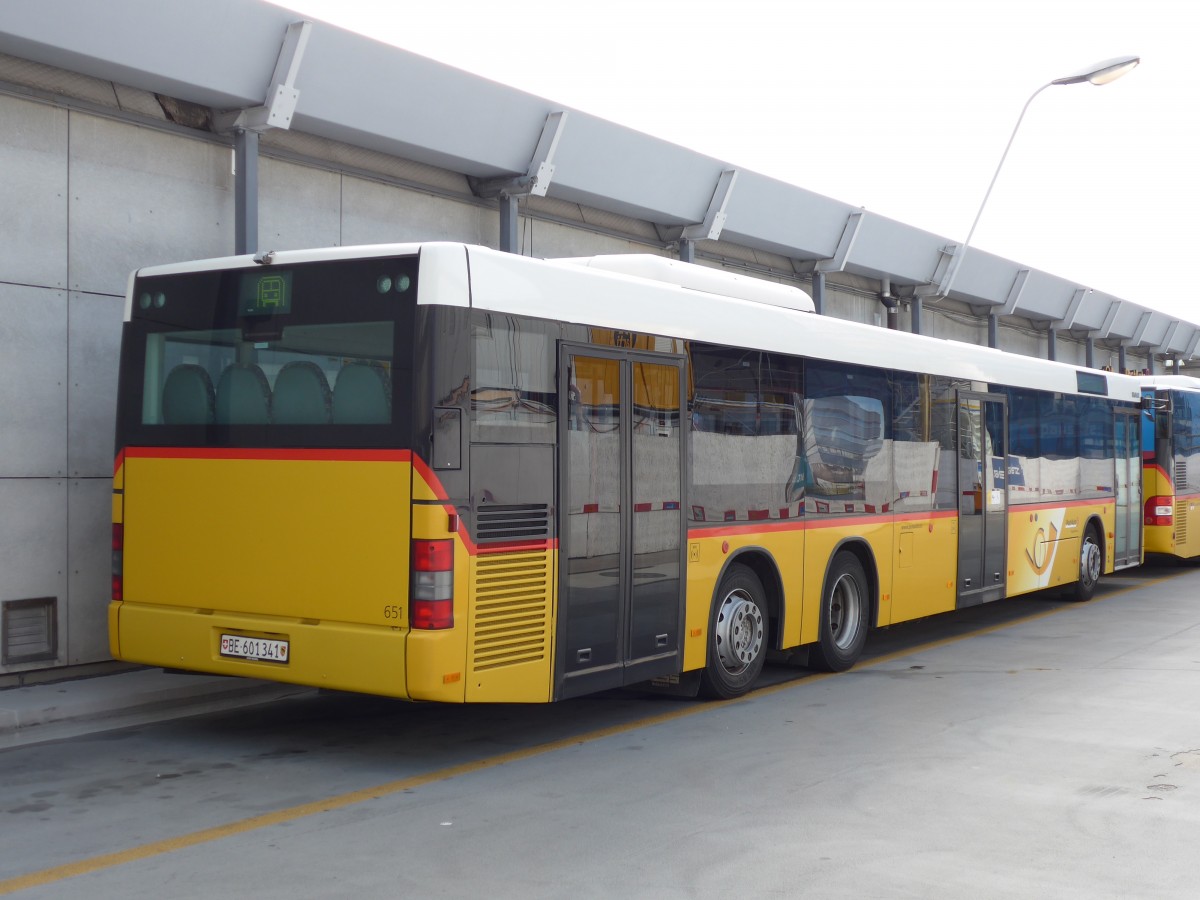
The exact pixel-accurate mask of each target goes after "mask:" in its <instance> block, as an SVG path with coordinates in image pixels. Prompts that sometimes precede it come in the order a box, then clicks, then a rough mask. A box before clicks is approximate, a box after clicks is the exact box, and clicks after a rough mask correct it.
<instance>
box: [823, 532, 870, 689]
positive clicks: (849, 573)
mask: <svg viewBox="0 0 1200 900" xmlns="http://www.w3.org/2000/svg"><path fill="white" fill-rule="evenodd" d="M870 596H871V595H870V587H869V586H868V582H867V573H866V572H865V571H864V570H863V567H862V563H861V562H859V559H858V557H857V556H855V555H854V554H853V553H851V552H850V551H849V550H843V551H842V552H840V553H838V554H837V556H835V557H834V558H833V563H832V564H831V565H830V566H829V574H828V575H827V576H826V577H825V589H824V590H823V591H822V592H821V627H820V639H819V640H818V641H817V644H816V646H814V647H813V648H812V653H811V655H810V657H809V662H810V664H811V665H812V667H813V668H815V669H823V670H824V671H826V672H844V671H846V670H847V669H849V668H850V667H851V666H853V665H854V664H855V663H856V662H858V658H859V657H860V656H861V655H862V650H863V645H864V644H866V642H867V627H868V624H869V622H868V620H869V618H870V609H871V600H870Z"/></svg>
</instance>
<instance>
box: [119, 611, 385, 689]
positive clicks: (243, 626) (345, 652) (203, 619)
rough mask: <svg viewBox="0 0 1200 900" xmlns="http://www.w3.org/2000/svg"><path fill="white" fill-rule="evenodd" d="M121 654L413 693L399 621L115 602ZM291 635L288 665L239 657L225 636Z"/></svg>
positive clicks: (218, 670) (173, 664)
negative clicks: (225, 650)
mask: <svg viewBox="0 0 1200 900" xmlns="http://www.w3.org/2000/svg"><path fill="white" fill-rule="evenodd" d="M109 618H110V622H111V623H112V626H113V627H112V631H111V633H112V634H114V635H119V638H118V640H119V642H120V647H119V648H115V651H116V650H119V652H114V654H113V655H114V656H116V657H118V658H120V659H126V660H130V661H133V662H140V663H145V664H147V665H153V666H164V667H166V668H176V669H187V670H189V671H195V672H211V673H214V674H218V675H240V676H243V677H246V678H261V679H266V680H270V681H282V682H286V683H291V684H303V685H309V686H313V687H322V688H328V689H330V690H341V691H356V692H360V693H370V694H381V695H384V696H390V697H399V698H404V699H407V698H408V697H409V693H408V689H407V686H406V685H405V677H404V672H405V652H404V645H405V638H406V633H405V631H404V630H403V629H399V628H395V629H393V628H380V627H376V626H369V625H356V624H353V623H347V622H319V623H314V622H310V621H306V620H302V619H293V618H286V617H282V616H249V615H244V614H241V613H229V612H215V611H213V612H210V611H207V610H196V609H186V608H181V607H177V606H160V605H155V604H147V603H130V602H124V603H113V604H112V605H111V607H110V613H109ZM223 634H236V635H239V636H245V637H251V638H268V639H282V640H287V641H288V644H289V653H288V661H287V663H286V664H284V663H278V662H270V661H267V660H242V659H231V658H229V657H225V656H222V655H221V654H220V643H221V636H222V635H223Z"/></svg>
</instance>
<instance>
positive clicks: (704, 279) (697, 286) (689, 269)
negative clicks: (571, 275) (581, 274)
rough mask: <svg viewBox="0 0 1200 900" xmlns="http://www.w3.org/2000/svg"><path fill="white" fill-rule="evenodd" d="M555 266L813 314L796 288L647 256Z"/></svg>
mask: <svg viewBox="0 0 1200 900" xmlns="http://www.w3.org/2000/svg"><path fill="white" fill-rule="evenodd" d="M555 262H563V263H571V264H573V265H579V266H586V267H587V268H590V269H603V270H605V271H607V272H620V273H622V274H624V275H634V276H636V277H638V278H644V279H647V280H648V281H661V282H663V283H664V284H675V285H678V286H679V287H685V288H688V289H690V290H693V291H704V292H705V293H709V294H719V295H721V296H723V297H738V298H740V299H742V300H752V301H754V302H755V303H765V304H767V305H768V306H782V307H784V308H785V309H795V310H798V311H800V312H814V311H815V310H816V307H815V306H814V305H813V300H812V297H810V296H809V295H808V294H806V293H805V292H804V291H802V290H800V288H797V287H792V286H791V285H787V284H777V283H776V282H773V281H764V280H763V279H761V278H748V277H746V276H744V275H735V274H734V273H733V272H726V271H724V270H722V269H709V268H706V267H704V266H696V265H691V264H689V263H685V262H680V261H679V260H675V259H667V258H666V257H665V256H654V255H652V254H650V253H621V254H613V255H611V256H587V257H575V258H564V259H558V260H555Z"/></svg>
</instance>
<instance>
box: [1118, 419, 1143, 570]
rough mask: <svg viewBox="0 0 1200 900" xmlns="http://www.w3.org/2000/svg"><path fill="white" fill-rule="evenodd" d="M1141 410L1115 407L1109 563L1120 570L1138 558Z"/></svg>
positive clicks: (1140, 552) (1140, 487) (1140, 492)
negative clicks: (1113, 511) (1113, 509)
mask: <svg viewBox="0 0 1200 900" xmlns="http://www.w3.org/2000/svg"><path fill="white" fill-rule="evenodd" d="M1140 415H1141V413H1140V412H1139V411H1137V410H1117V413H1116V416H1115V417H1114V442H1113V443H1114V448H1113V449H1114V452H1113V456H1114V457H1115V459H1116V464H1117V472H1116V475H1117V478H1116V495H1117V505H1116V521H1115V522H1114V523H1113V532H1114V534H1113V547H1112V559H1113V566H1114V567H1115V568H1118V569H1123V568H1125V567H1126V566H1136V565H1138V564H1139V563H1141V561H1142V448H1141V425H1140V421H1139V417H1140Z"/></svg>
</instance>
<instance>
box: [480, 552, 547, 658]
mask: <svg viewBox="0 0 1200 900" xmlns="http://www.w3.org/2000/svg"><path fill="white" fill-rule="evenodd" d="M549 622H550V557H549V554H548V553H543V552H536V553H504V554H498V553H497V554H489V555H486V556H480V557H477V558H476V560H475V604H474V616H473V627H472V661H473V664H474V670H475V671H476V672H481V671H484V670H487V669H498V668H501V667H503V666H512V665H516V664H517V663H524V662H532V661H535V660H540V659H544V658H545V657H546V653H547V644H548V641H549Z"/></svg>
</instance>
